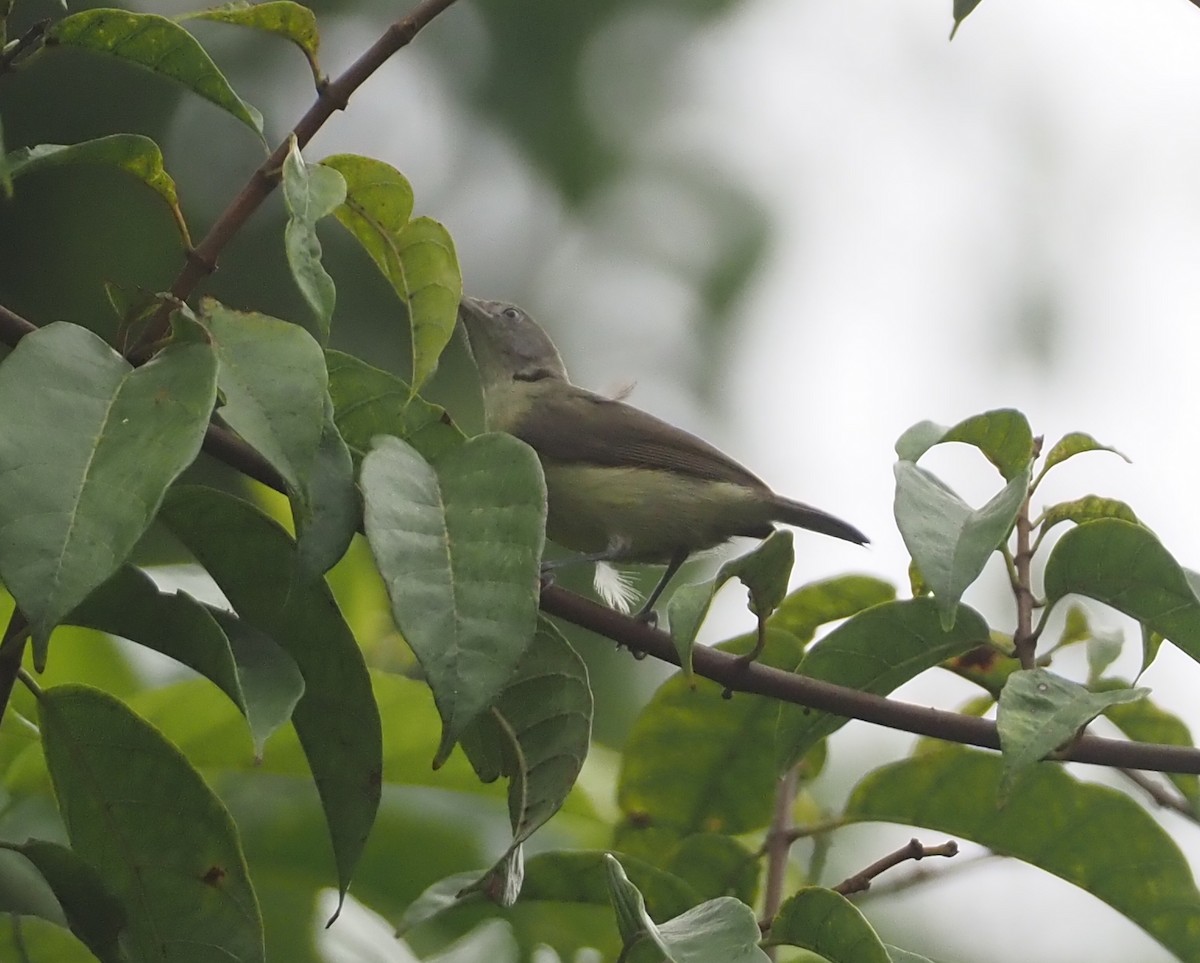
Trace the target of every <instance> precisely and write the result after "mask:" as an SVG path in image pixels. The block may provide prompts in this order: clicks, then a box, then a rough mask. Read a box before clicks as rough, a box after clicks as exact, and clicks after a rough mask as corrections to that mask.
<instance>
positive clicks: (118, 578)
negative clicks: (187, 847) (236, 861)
mask: <svg viewBox="0 0 1200 963" xmlns="http://www.w3.org/2000/svg"><path fill="white" fill-rule="evenodd" d="M67 620H68V621H69V622H71V623H72V624H74V625H85V626H87V627H88V628H93V629H99V630H100V631H101V632H108V633H110V634H111V635H119V636H120V637H121V638H124V639H129V640H131V641H133V642H138V643H140V644H141V645H145V646H146V647H147V648H151V649H154V650H155V651H157V652H162V653H163V654H164V655H169V656H170V657H171V658H173V659H175V660H177V661H179V662H181V663H183V664H184V665H186V666H189V667H190V668H192V669H195V670H196V671H197V672H199V673H200V674H201V675H203V676H204V677H205V678H207V679H209V680H210V681H211V682H212V683H213V684H214V685H216V686H217V687H218V688H219V689H220V690H221V691H222V692H224V693H225V694H226V695H227V696H229V698H230V699H231V700H232V701H233V704H234V705H236V706H237V707H238V709H239V710H241V712H242V713H243V715H245V717H246V721H247V723H248V724H249V726H250V732H251V734H252V735H253V737H254V749H255V753H256V754H259V755H261V753H262V747H263V744H264V743H265V742H266V740H267V737H268V736H270V735H271V733H273V732H274V731H275V730H276V729H278V728H279V727H280V726H281V725H283V724H284V723H285V722H287V721H288V719H290V718H291V714H292V709H293V708H294V707H295V705H296V702H297V700H299V698H300V696H301V695H302V693H303V692H304V680H303V679H302V678H301V676H300V672H299V670H298V669H297V668H296V663H295V660H293V659H292V657H291V656H290V655H288V654H287V652H285V651H284V650H283V649H281V648H280V647H279V646H278V645H276V644H275V642H274V640H272V639H271V638H269V637H267V636H266V635H264V634H263V633H261V632H256V631H255V630H254V629H253V628H252V627H251V626H249V625H247V624H245V623H244V622H240V621H239V620H238V619H237V618H236V617H235V616H233V615H231V614H230V613H228V612H223V611H221V610H219V609H213V608H210V607H209V606H206V605H204V604H203V603H201V602H198V601H196V600H195V599H194V598H192V597H191V596H190V595H188V594H187V593H186V592H175V593H173V594H170V595H168V594H166V593H164V592H160V591H159V590H158V587H157V586H156V585H155V584H154V581H153V580H152V579H151V578H150V577H149V576H147V575H146V574H145V573H143V572H141V571H139V570H138V569H136V568H133V567H131V566H128V565H126V566H122V568H121V569H120V570H119V571H118V572H117V573H116V575H114V576H113V577H112V578H110V579H109V580H108V581H107V582H105V583H104V584H103V585H101V586H100V588H98V589H96V591H95V592H93V593H92V594H91V595H89V596H88V597H87V600H86V601H84V603H83V604H82V605H80V606H79V607H78V608H76V609H75V610H74V611H73V612H71V614H70V615H69V616H68V619H67Z"/></svg>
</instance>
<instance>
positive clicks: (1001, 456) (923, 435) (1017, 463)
mask: <svg viewBox="0 0 1200 963" xmlns="http://www.w3.org/2000/svg"><path fill="white" fill-rule="evenodd" d="M952 441H959V442H962V443H963V444H967V445H972V446H974V447H975V448H978V449H979V450H980V451H981V452H983V454H984V457H986V458H987V460H988V461H990V462H991V463H992V464H993V465H995V466H996V468H997V469H998V470H999V472H1000V474H1001V475H1003V476H1004V480H1005V481H1007V482H1010V481H1012V480H1013V479H1015V478H1017V477H1018V476H1020V475H1023V474H1027V472H1028V469H1029V462H1030V460H1031V459H1032V458H1033V432H1032V431H1031V430H1030V428H1029V422H1028V421H1027V420H1026V418H1025V416H1024V415H1023V414H1021V413H1020V412H1019V411H1014V410H1013V409H1011V408H998V409H996V410H994V411H985V412H984V413H983V414H981V415H974V416H972V417H970V418H967V419H966V420H965V421H960V422H959V423H958V424H957V425H955V426H954V427H952V428H946V427H944V426H942V425H937V424H934V423H933V422H932V421H922V422H919V423H918V424H915V425H913V426H912V427H911V428H909V429H908V431H906V432H905V433H904V434H903V435H901V436H900V438H899V439H897V441H896V454H897V455H899V456H900V460H901V461H910V462H916V461H917V459H919V458H920V457H921V456H922V455H923V454H925V452H927V451H928V450H929V449H930V448H932V447H933V446H934V445H940V444H945V443H948V442H952Z"/></svg>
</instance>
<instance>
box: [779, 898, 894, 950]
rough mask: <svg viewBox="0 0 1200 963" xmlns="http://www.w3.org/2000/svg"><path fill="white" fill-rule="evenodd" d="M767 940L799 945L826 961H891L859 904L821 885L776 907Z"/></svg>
mask: <svg viewBox="0 0 1200 963" xmlns="http://www.w3.org/2000/svg"><path fill="white" fill-rule="evenodd" d="M767 943H768V944H769V945H771V946H778V945H780V944H784V945H787V946H798V947H800V948H801V949H805V950H809V951H811V952H813V953H818V954H820V955H821V956H822V957H824V958H825V959H827V960H829V963H892V959H891V957H890V956H889V955H888V951H887V949H885V947H884V945H883V941H882V940H880V939H879V935H878V934H877V933H876V932H875V930H874V929H872V928H871V924H870V923H868V922H867V918H866V917H865V916H863V915H862V913H861V912H860V911H859V909H858V907H856V906H855V905H854V904H853V903H851V902H850V901H849V900H848V899H846V897H844V896H842V895H841V893H837V892H834V891H833V890H831V889H825V888H823V887H820V886H806V887H804V888H803V889H801V890H800V891H799V892H798V893H796V895H795V896H792V897H790V898H789V899H787V900H786V901H785V902H784V904H783V905H782V906H781V907H779V913H778V915H777V916H776V917H775V919H774V920H773V921H772V922H771V930H770V933H769V935H768V937H767Z"/></svg>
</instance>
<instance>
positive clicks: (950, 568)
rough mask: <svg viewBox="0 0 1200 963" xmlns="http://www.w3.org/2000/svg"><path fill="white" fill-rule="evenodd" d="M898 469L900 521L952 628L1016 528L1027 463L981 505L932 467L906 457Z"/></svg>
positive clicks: (1026, 484) (911, 551)
mask: <svg viewBox="0 0 1200 963" xmlns="http://www.w3.org/2000/svg"><path fill="white" fill-rule="evenodd" d="M894 470H895V475H896V503H895V514H896V525H897V526H898V527H899V529H900V535H901V537H902V538H903V539H904V545H905V547H906V548H907V549H908V552H909V554H910V555H911V556H912V559H913V561H914V562H916V564H917V567H918V568H919V569H920V571H921V575H922V576H923V578H924V579H925V582H926V583H927V584H928V586H929V587H930V588H931V589H932V590H933V595H934V600H935V601H936V602H937V603H938V610H939V611H940V612H941V615H942V624H943V625H944V626H945V627H947V628H949V627H950V626H952V625H953V624H954V617H955V611H956V609H957V607H958V603H959V600H960V599H961V598H962V594H963V592H964V591H965V590H966V589H967V587H968V586H969V585H970V584H971V583H972V582H974V581H975V579H976V578H978V577H979V573H980V572H982V571H983V567H984V565H986V564H987V561H988V559H989V558H990V557H991V555H992V552H994V551H995V550H996V549H997V548H998V547H999V546H1000V545H1001V544H1002V543H1003V542H1004V539H1005V538H1006V537H1007V535H1008V532H1009V530H1010V529H1011V528H1012V525H1013V522H1014V521H1015V519H1016V517H1017V512H1018V511H1019V510H1020V508H1021V503H1022V502H1023V501H1024V500H1025V495H1026V492H1027V491H1028V490H1029V471H1028V468H1026V469H1025V470H1023V471H1021V472H1019V473H1018V474H1017V475H1015V476H1014V477H1013V478H1012V480H1011V481H1009V483H1008V484H1007V485H1005V486H1004V488H1002V489H1001V490H1000V491H999V492H997V493H996V495H994V496H993V497H992V498H991V500H990V501H988V503H987V504H986V505H984V506H983V508H980V509H978V510H975V509H973V508H971V506H970V505H968V504H967V503H966V502H964V501H963V500H962V499H961V498H959V497H958V495H957V494H955V493H954V492H953V491H952V490H951V489H950V488H949V487H948V486H947V485H946V484H945V483H944V482H943V481H942V480H941V479H939V478H938V477H937V476H936V475H934V474H933V473H932V472H928V471H926V470H925V469H923V468H920V467H918V466H917V465H914V464H912V463H911V462H908V461H898V462H896V465H895V469H894Z"/></svg>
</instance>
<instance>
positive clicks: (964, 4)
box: [950, 0, 980, 40]
mask: <svg viewBox="0 0 1200 963" xmlns="http://www.w3.org/2000/svg"><path fill="white" fill-rule="evenodd" d="M979 4H980V0H954V26H953V27H952V28H951V30H950V39H951V40H953V39H954V35H955V34H956V33H958V28H959V27H960V26H961V25H962V22H963V21H964V20H966V19H967V14H969V13H970V12H971V11H972V10H974V9H975V8H976V7H978V6H979Z"/></svg>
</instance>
